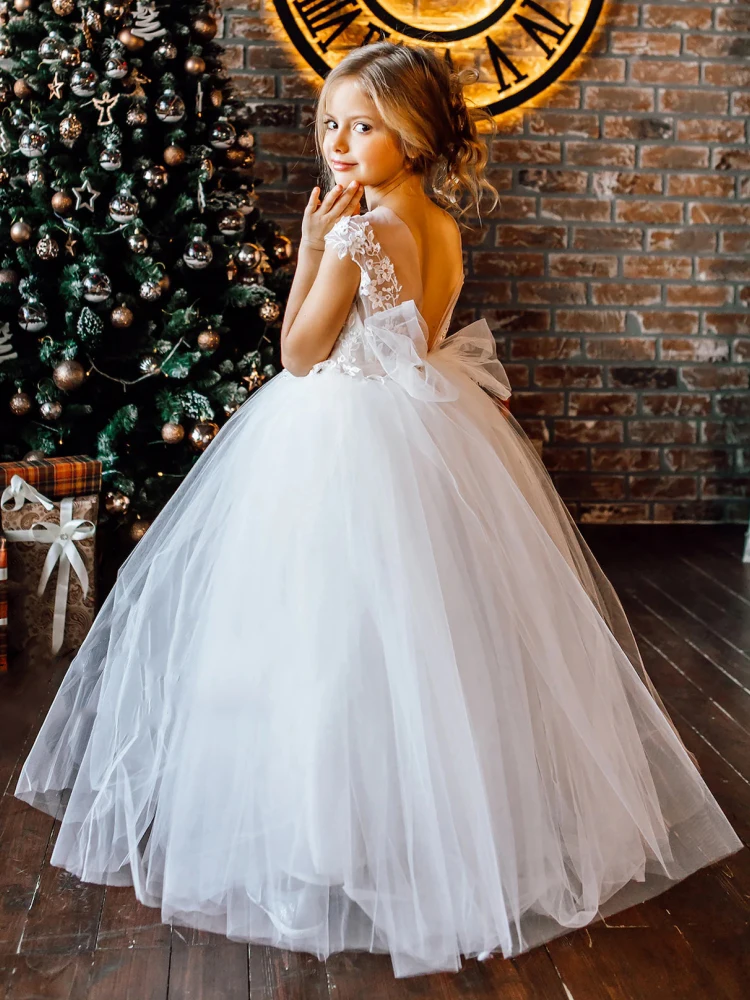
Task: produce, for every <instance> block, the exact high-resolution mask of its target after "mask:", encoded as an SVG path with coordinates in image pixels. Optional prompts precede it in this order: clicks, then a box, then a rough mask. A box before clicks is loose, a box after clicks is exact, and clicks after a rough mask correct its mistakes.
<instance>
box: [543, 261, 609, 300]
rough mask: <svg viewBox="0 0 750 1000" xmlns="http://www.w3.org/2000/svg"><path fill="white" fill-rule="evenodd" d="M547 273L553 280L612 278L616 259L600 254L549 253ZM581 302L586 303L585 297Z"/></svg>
mask: <svg viewBox="0 0 750 1000" xmlns="http://www.w3.org/2000/svg"><path fill="white" fill-rule="evenodd" d="M549 273H550V275H551V276H552V277H553V278H614V277H615V276H616V275H617V258H616V257H610V256H603V255H602V254H583V255H581V254H565V253H551V254H550V255H549ZM581 301H583V302H585V301H586V297H585V295H584V298H583V299H582V300H581Z"/></svg>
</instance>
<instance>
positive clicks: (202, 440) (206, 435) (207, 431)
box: [188, 420, 219, 451]
mask: <svg viewBox="0 0 750 1000" xmlns="http://www.w3.org/2000/svg"><path fill="white" fill-rule="evenodd" d="M218 433H219V425H218V424H215V423H214V422H213V420H201V421H200V422H199V423H197V424H195V426H194V427H193V429H192V430H191V431H190V434H189V435H188V436H189V439H190V444H191V445H192V446H193V448H194V449H195V450H196V451H205V450H206V448H208V446H209V445H210V444H211V442H212V441H213V439H214V438H215V437H216V435H217V434H218Z"/></svg>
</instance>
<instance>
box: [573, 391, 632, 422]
mask: <svg viewBox="0 0 750 1000" xmlns="http://www.w3.org/2000/svg"><path fill="white" fill-rule="evenodd" d="M636 406H637V399H636V397H635V394H634V393H632V392H611V391H608V392H571V393H570V395H569V396H568V414H569V415H570V416H571V417H606V416H612V417H630V416H632V415H633V414H634V413H635V412H636Z"/></svg>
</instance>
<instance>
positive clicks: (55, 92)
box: [47, 71, 65, 100]
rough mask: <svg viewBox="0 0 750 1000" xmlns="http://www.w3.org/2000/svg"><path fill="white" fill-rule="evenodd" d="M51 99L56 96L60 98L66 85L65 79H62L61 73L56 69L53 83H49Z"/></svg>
mask: <svg viewBox="0 0 750 1000" xmlns="http://www.w3.org/2000/svg"><path fill="white" fill-rule="evenodd" d="M47 86H48V87H49V96H50V100H52V98H53V97H56V98H57V99H58V100H60V99H61V98H62V95H63V87H64V86H65V81H64V80H61V79H60V74H59V73H58V72H57V71H55V77H54V79H53V80H52V82H51V83H48V84H47Z"/></svg>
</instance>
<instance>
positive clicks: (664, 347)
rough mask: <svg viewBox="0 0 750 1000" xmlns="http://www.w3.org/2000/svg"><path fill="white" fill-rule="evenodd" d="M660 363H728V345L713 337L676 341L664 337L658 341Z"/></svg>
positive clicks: (676, 339)
mask: <svg viewBox="0 0 750 1000" xmlns="http://www.w3.org/2000/svg"><path fill="white" fill-rule="evenodd" d="M660 346H661V360H662V361H711V362H716V361H728V360H729V345H728V344H727V342H726V341H725V340H717V339H716V338H715V337H690V338H685V339H678V338H676V337H674V338H669V337H664V338H663V339H662V340H661V341H660Z"/></svg>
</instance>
